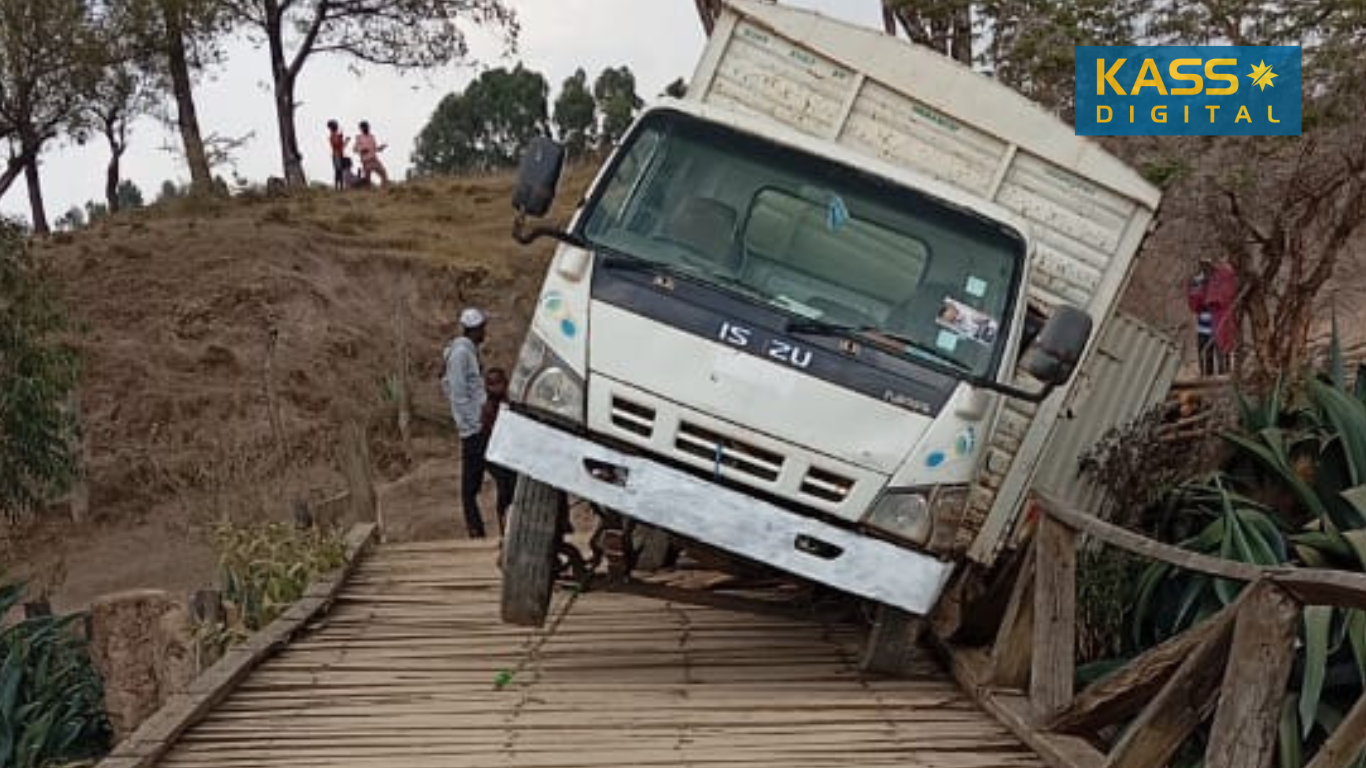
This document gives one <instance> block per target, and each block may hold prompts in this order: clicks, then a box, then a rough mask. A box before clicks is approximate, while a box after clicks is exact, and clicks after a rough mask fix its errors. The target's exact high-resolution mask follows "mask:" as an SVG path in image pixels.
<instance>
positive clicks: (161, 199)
mask: <svg viewBox="0 0 1366 768" xmlns="http://www.w3.org/2000/svg"><path fill="white" fill-rule="evenodd" d="M185 193H186V190H185V189H184V188H182V187H181V186H180V185H179V184H176V183H175V182H174V181H171V180H170V179H166V180H164V181H162V182H161V189H160V190H158V191H157V197H156V200H154V201H152V204H153V205H161V204H162V203H167V202H170V201H172V200H177V199H179V198H182V197H184V196H185Z"/></svg>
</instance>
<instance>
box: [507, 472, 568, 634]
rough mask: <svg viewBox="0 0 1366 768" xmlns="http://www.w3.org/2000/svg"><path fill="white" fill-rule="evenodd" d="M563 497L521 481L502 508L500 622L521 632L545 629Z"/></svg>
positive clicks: (541, 485) (556, 562) (556, 566)
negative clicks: (504, 510) (509, 502)
mask: <svg viewBox="0 0 1366 768" xmlns="http://www.w3.org/2000/svg"><path fill="white" fill-rule="evenodd" d="M564 508H565V496H564V494H563V493H562V492H560V491H559V490H556V489H555V488H552V487H551V486H549V485H546V484H545V483H542V482H539V481H537V480H533V479H532V478H530V477H527V476H525V475H523V476H521V477H519V478H518V479H517V491H516V492H515V493H514V494H513V496H512V506H511V507H509V508H508V519H507V530H506V531H505V532H504V534H503V536H504V538H503V596H502V609H503V621H504V622H505V623H507V624H518V625H521V626H524V627H539V626H542V625H544V624H545V618H546V614H547V613H548V612H549V609H550V595H551V592H552V590H553V589H554V586H555V573H556V571H557V570H559V560H558V558H556V556H555V550H556V547H557V546H558V544H559V540H560V530H561V528H560V525H561V522H560V516H561V513H562V512H563V510H564Z"/></svg>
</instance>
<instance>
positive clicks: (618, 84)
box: [593, 65, 644, 146]
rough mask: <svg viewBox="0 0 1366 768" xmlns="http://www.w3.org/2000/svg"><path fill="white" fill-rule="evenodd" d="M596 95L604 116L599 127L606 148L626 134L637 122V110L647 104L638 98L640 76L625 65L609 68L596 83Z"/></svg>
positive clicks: (599, 109)
mask: <svg viewBox="0 0 1366 768" xmlns="http://www.w3.org/2000/svg"><path fill="white" fill-rule="evenodd" d="M593 96H594V97H595V98H597V100H598V111H599V112H601V113H602V117H601V125H600V126H599V128H598V137H599V141H600V142H601V143H602V145H603V146H611V145H613V144H615V143H617V141H618V140H619V139H621V136H622V134H624V133H626V129H627V128H629V127H630V126H631V121H632V120H634V119H635V116H636V110H638V109H640V108H641V106H642V105H643V104H644V102H643V101H641V99H640V96H638V95H636V76H635V74H633V73H632V72H631V68H630V67H627V66H625V65H622V66H620V67H608V68H607V69H604V70H603V71H602V73H601V74H599V75H598V79H597V80H596V81H594V83H593Z"/></svg>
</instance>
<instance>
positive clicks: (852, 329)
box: [783, 320, 977, 379]
mask: <svg viewBox="0 0 1366 768" xmlns="http://www.w3.org/2000/svg"><path fill="white" fill-rule="evenodd" d="M783 330H785V331H787V332H788V333H804V334H810V335H813V336H840V337H843V338H846V339H850V340H852V341H865V342H872V343H873V345H874V346H877V347H880V348H883V349H895V347H894V345H892V344H888V343H886V342H888V341H891V342H896V343H897V344H901V345H903V346H904V347H907V348H908V349H897V350H896V351H898V352H902V353H903V354H904V353H905V352H906V351H911V352H914V353H916V354H919V355H922V356H925V357H929V358H930V359H931V361H932V362H935V363H939V364H940V365H944V366H948V367H950V368H952V369H953V370H954V372H955V373H959V374H967V375H968V376H969V377H970V378H973V379H976V378H977V377H975V376H973V374H972V371H971V369H969V368H968V367H967V366H966V365H964V364H963V363H961V362H959V361H957V360H954V359H953V358H951V357H948V356H947V355H945V354H943V353H942V352H940V351H939V350H937V349H935V348H933V347H931V346H929V345H927V344H924V343H922V342H919V341H916V340H915V339H912V338H911V337H909V336H905V335H902V334H899V333H896V332H895V331H888V330H886V329H884V328H880V327H878V326H876V325H842V324H839V323H831V322H826V321H825V320H791V321H789V322H788V323H787V325H786V326H784V329H783ZM879 337H881V338H879Z"/></svg>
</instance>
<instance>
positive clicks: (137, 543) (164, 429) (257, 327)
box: [0, 176, 586, 606]
mask: <svg viewBox="0 0 1366 768" xmlns="http://www.w3.org/2000/svg"><path fill="white" fill-rule="evenodd" d="M584 180H586V179H580V178H579V177H578V176H576V177H575V178H574V179H573V180H572V181H571V183H570V184H569V185H567V186H568V187H569V189H567V190H566V194H564V195H563V196H562V198H563V201H564V203H566V204H572V201H573V199H574V194H573V193H575V192H577V191H578V189H576V188H575V187H577V188H581V187H582V184H583V182H584ZM510 186H511V185H510V179H508V178H503V177H498V178H488V179H475V180H432V181H425V182H421V183H414V184H405V185H400V186H396V187H394V188H393V189H390V190H381V191H373V192H359V193H348V194H337V193H332V192H317V191H313V192H308V193H305V194H302V195H300V196H297V197H292V198H289V199H275V200H271V199H253V200H244V199H237V200H232V201H225V202H217V203H198V204H195V203H190V202H180V203H176V204H173V205H171V206H164V207H159V208H156V209H150V210H145V211H137V212H132V213H130V214H127V215H123V216H119V217H115V218H114V219H113V220H110V221H106V222H103V223H101V224H98V225H96V226H94V227H92V228H90V229H87V230H84V231H82V232H80V233H77V234H74V235H64V236H58V237H57V238H54V239H53V240H52V241H50V242H49V243H46V244H44V245H42V246H41V248H40V251H41V253H42V254H43V255H44V256H45V257H47V258H50V259H52V260H53V262H54V263H55V265H56V266H57V271H58V273H59V274H60V275H61V277H62V279H63V281H64V283H65V286H64V287H65V292H66V296H67V300H68V302H69V307H70V309H71V311H72V313H73V315H74V318H75V319H76V321H77V322H78V323H79V324H80V330H79V333H78V337H79V339H78V343H79V345H80V348H81V350H82V353H83V366H84V369H83V388H82V393H81V408H82V412H83V421H84V425H85V431H86V435H87V440H88V443H89V465H88V466H89V489H90V509H91V519H90V520H89V521H87V522H86V523H84V524H81V525H72V524H69V523H67V522H65V521H59V520H52V519H49V520H48V521H46V522H43V523H42V524H40V525H38V526H36V527H34V528H33V529H31V530H27V531H24V532H23V535H22V537H21V538H20V539H19V540H17V541H11V549H12V550H13V554H11V555H10V557H8V558H3V560H0V561H6V560H7V561H9V562H10V564H11V569H12V570H17V571H19V572H20V573H21V574H23V575H28V576H31V577H33V578H34V580H35V581H36V582H37V583H38V585H39V586H40V587H43V586H47V585H51V586H53V587H55V590H54V592H53V595H54V598H55V602H56V603H57V604H58V605H59V606H61V605H65V606H77V605H81V604H84V603H85V602H87V601H88V600H90V599H91V598H93V597H94V596H96V595H98V594H100V593H103V592H108V591H112V590H118V589H125V588H132V587H159V588H166V589H171V590H176V591H181V590H188V589H193V588H196V587H201V586H205V585H207V583H208V582H210V581H211V579H212V569H213V559H212V555H211V552H210V550H209V545H208V540H207V533H208V531H209V529H210V526H211V525H212V524H213V523H214V521H216V520H220V519H223V518H225V517H232V518H235V519H250V518H260V517H275V518H281V517H284V518H287V517H288V515H289V514H290V511H291V506H292V503H293V501H294V500H295V499H299V498H305V499H310V500H315V501H316V500H318V499H321V498H323V497H326V496H328V495H331V494H333V493H335V492H337V491H339V490H341V489H344V488H345V482H344V480H343V478H342V476H341V475H340V473H339V472H338V470H337V467H338V464H337V462H336V460H335V455H334V454H335V446H336V444H337V442H338V436H339V435H340V433H341V430H342V428H343V426H344V425H345V424H347V423H348V422H356V423H359V424H362V425H364V426H365V428H366V433H367V435H368V438H369V443H370V451H371V454H372V457H373V458H374V460H375V464H376V470H377V472H378V474H379V476H380V478H381V480H382V481H383V482H385V483H387V484H389V487H388V488H386V489H385V490H386V492H387V493H388V494H389V496H390V498H387V499H386V501H387V502H388V503H387V504H386V509H393V510H395V512H394V514H395V519H393V520H392V521H391V524H392V527H393V529H394V531H393V532H394V533H395V534H397V535H398V536H401V537H402V536H415V537H421V536H427V535H437V534H447V535H449V534H454V533H456V532H457V528H456V527H455V525H454V515H455V512H456V509H455V505H456V501H455V498H456V493H455V486H456V484H455V462H454V460H453V459H454V456H455V450H456V441H455V440H454V439H453V435H452V432H451V430H450V428H449V426H448V421H447V419H446V417H445V406H444V404H443V403H442V401H441V398H440V394H439V389H438V384H437V381H438V376H439V363H440V350H441V348H442V346H443V345H444V344H445V343H446V341H447V340H448V339H449V337H450V334H451V333H453V332H454V330H455V324H454V317H455V316H456V314H457V312H458V311H459V309H460V308H461V307H462V306H465V305H468V304H476V305H479V306H482V307H485V308H487V309H488V310H489V312H490V313H491V315H492V317H493V324H492V325H491V326H490V330H491V333H490V342H489V344H488V346H487V347H486V358H487V360H488V362H489V363H490V364H501V365H510V364H511V362H512V358H513V356H514V355H515V352H516V345H517V343H518V342H519V341H520V337H521V333H522V329H523V328H524V325H525V321H526V317H527V316H528V315H529V312H530V310H531V308H532V307H533V306H534V302H535V297H536V293H537V289H538V286H539V283H540V279H541V273H542V271H543V269H544V265H545V261H546V259H547V258H548V254H549V252H550V247H549V245H548V244H545V243H542V244H538V246H537V247H535V248H531V249H528V248H523V247H521V246H518V245H517V244H516V243H514V242H513V241H512V240H511V238H510V237H509V236H508V229H509V221H510V214H511V211H510V206H509V204H508V199H509V195H510ZM562 213H567V211H564V212H562ZM405 347H406V350H407V354H408V357H409V360H410V363H409V381H410V383H411V384H410V390H411V393H412V397H413V400H414V403H415V408H416V410H417V412H418V414H419V415H425V416H429V417H430V418H420V419H419V420H418V421H417V425H416V428H415V437H414V439H413V441H412V443H411V445H410V446H409V451H407V452H405V451H404V449H403V446H402V445H401V442H400V440H399V439H398V433H397V429H396V427H395V426H394V421H395V420H394V418H393V415H394V413H395V412H396V411H395V405H394V402H393V397H392V394H393V391H394V388H393V382H394V381H395V380H396V379H397V376H398V373H399V371H400V366H401V363H400V360H401V359H402V355H403V350H404V349H405ZM11 533H13V532H11ZM0 555H3V553H0ZM16 559H17V562H18V566H17V567H15V566H14V562H15V560H16Z"/></svg>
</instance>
